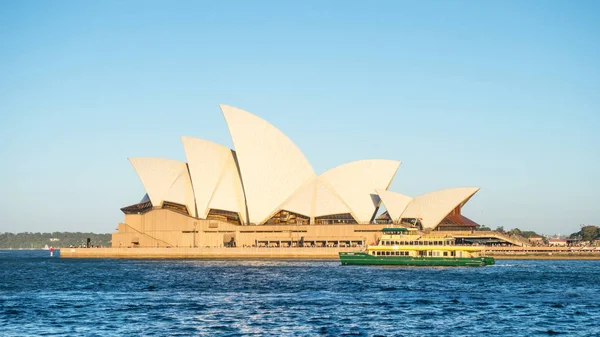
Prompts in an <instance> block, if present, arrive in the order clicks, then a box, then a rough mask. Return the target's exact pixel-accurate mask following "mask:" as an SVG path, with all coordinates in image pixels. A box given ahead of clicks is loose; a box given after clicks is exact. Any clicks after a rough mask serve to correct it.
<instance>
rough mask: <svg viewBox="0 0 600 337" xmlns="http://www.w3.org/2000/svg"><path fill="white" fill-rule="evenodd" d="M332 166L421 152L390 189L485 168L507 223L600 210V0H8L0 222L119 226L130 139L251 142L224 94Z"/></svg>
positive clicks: (542, 227) (485, 181)
mask: <svg viewBox="0 0 600 337" xmlns="http://www.w3.org/2000/svg"><path fill="white" fill-rule="evenodd" d="M220 103H224V104H229V105H233V106H237V107H240V108H242V109H245V110H248V111H251V112H253V113H255V114H257V115H259V116H261V117H262V118H265V119H266V120H268V121H269V122H271V123H272V124H273V125H275V126H276V127H278V128H279V129H280V130H282V131H283V132H284V133H286V134H287V135H288V136H289V137H290V138H291V139H292V140H293V141H294V142H295V143H296V145H298V147H299V148H300V149H301V150H302V151H303V152H304V154H305V155H306V157H307V158H308V159H309V161H310V162H311V164H312V165H313V167H314V169H315V171H317V173H322V172H324V171H326V170H327V169H329V168H332V167H334V166H337V165H339V164H342V163H346V162H349V161H353V160H358V159H366V158H386V159H395V160H400V161H402V162H403V165H402V166H401V167H400V170H399V171H398V174H397V175H396V178H395V180H394V182H393V184H392V186H391V188H390V189H391V190H393V191H396V192H401V193H404V194H407V195H411V196H416V195H420V194H423V193H427V192H430V191H433V190H436V189H442V188H449V187H460V186H479V187H481V190H480V191H479V193H477V194H476V195H475V196H474V197H473V198H472V199H471V201H470V202H469V204H468V205H467V206H466V207H465V209H464V212H463V213H464V214H465V215H466V216H468V217H471V218H472V219H474V220H475V221H477V222H479V223H481V224H484V225H488V226H490V227H493V228H495V227H497V226H504V228H515V227H518V228H521V229H528V230H536V231H538V232H542V233H548V234H554V233H563V234H565V233H572V232H574V231H577V230H579V225H580V224H596V225H598V224H600V207H599V203H598V202H599V200H600V199H599V197H598V191H599V190H600V174H599V173H598V172H599V171H600V170H599V168H600V132H599V130H600V128H599V127H600V3H599V2H596V1H572V2H569V1H485V2H484V1H419V2H417V1H414V2H408V1H372V2H367V1H361V2H359V1H298V2H292V1H289V2H288V1H271V2H263V1H211V2H209V1H174V2H169V1H96V2H92V1H3V2H0V140H1V141H2V144H3V146H2V147H0V157H1V158H2V165H0V188H1V189H2V193H0V213H1V217H0V219H2V220H1V222H0V232H2V231H11V232H21V231H94V232H111V231H113V230H114V228H115V227H116V225H117V223H118V222H120V221H122V220H123V214H122V213H121V212H120V210H119V208H120V207H123V206H126V205H129V204H133V203H136V202H138V201H139V200H140V199H141V197H142V196H143V194H144V188H143V186H142V184H141V182H140V181H139V179H138V178H137V176H136V174H135V172H134V170H133V168H132V167H131V166H130V164H129V162H128V161H127V158H128V157H137V156H156V157H166V158H173V159H178V160H185V156H184V152H183V148H182V146H181V141H180V138H179V137H180V136H182V135H187V136H196V137H200V138H205V139H209V140H212V141H215V142H218V143H221V144H224V145H227V146H232V142H231V138H230V136H229V133H228V130H227V127H226V124H225V121H224V119H223V116H222V114H221V112H220V110H219V108H218V104H220Z"/></svg>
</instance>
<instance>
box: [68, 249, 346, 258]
mask: <svg viewBox="0 0 600 337" xmlns="http://www.w3.org/2000/svg"><path fill="white" fill-rule="evenodd" d="M356 250H357V249H356V248H61V250H60V257H61V258H127V259H153V258H154V259H252V258H264V259H338V256H339V255H338V253H339V252H351V251H356Z"/></svg>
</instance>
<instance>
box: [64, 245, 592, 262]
mask: <svg viewBox="0 0 600 337" xmlns="http://www.w3.org/2000/svg"><path fill="white" fill-rule="evenodd" d="M357 250H360V249H358V248H352V247H318V248H308V247H305V248H297V247H289V248H253V247H238V248H220V247H215V248H61V250H60V256H61V258H126V259H128V258H131V259H252V258H264V259H306V260H313V259H337V258H338V253H339V252H353V251H357ZM486 252H487V254H488V255H490V256H493V257H494V258H496V259H499V260H502V259H536V260H548V259H552V260H561V259H564V260H569V259H582V260H583V259H593V260H600V250H598V249H595V248H591V249H583V248H574V247H515V246H512V247H489V249H487V250H486Z"/></svg>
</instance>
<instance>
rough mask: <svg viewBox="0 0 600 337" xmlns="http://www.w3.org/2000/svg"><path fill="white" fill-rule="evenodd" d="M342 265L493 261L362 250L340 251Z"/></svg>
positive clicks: (491, 260) (481, 263)
mask: <svg viewBox="0 0 600 337" xmlns="http://www.w3.org/2000/svg"><path fill="white" fill-rule="evenodd" d="M340 262H341V263H342V265H390V266H442V267H444V266H448V267H450V266H463V267H483V266H488V265H493V264H494V263H495V261H494V258H493V257H489V256H488V257H473V258H466V257H462V258H461V257H457V258H455V257H413V256H372V255H369V254H366V253H363V252H356V253H343V252H342V253H340Z"/></svg>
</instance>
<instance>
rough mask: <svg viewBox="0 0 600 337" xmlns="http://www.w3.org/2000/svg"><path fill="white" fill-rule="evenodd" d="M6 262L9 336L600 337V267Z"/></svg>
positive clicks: (0, 319) (3, 301)
mask: <svg viewBox="0 0 600 337" xmlns="http://www.w3.org/2000/svg"><path fill="white" fill-rule="evenodd" d="M47 255H48V252H45V251H0V335H2V336H31V335H75V334H79V335H94V334H96V335H127V336H130V335H156V336H164V335H205V336H219V335H221V336H239V335H254V336H271V335H286V336H311V335H330V336H343V335H348V336H350V335H353V336H375V335H381V336H394V335H397V336H406V335H411V336H435V335H439V336H451V335H455V336H480V335H501V336H533V335H553V334H565V335H569V336H592V335H600V327H599V325H598V324H597V321H598V317H600V301H599V299H600V295H598V294H599V293H600V285H598V280H600V261H526V260H524V261H523V260H520V261H498V264H496V265H494V266H489V267H484V268H414V267H393V268H389V267H364V266H362V267H361V266H340V264H339V263H338V262H337V261H278V260H265V261H258V260H252V261H244V260H228V261H218V260H110V259H106V260H83V259H81V260H79V259H75V260H72V259H65V260H61V259H57V258H49V257H48V256H47Z"/></svg>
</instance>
